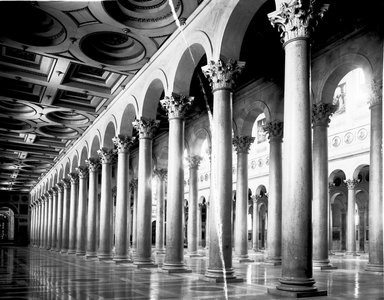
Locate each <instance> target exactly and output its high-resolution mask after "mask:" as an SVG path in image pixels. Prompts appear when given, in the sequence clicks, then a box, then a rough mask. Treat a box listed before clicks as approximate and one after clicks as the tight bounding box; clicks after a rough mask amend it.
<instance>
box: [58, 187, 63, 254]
mask: <svg viewBox="0 0 384 300" xmlns="http://www.w3.org/2000/svg"><path fill="white" fill-rule="evenodd" d="M63 193H64V186H63V185H62V184H61V183H59V184H58V194H57V227H56V229H57V233H56V251H61V247H62V239H63V200H64V199H63V197H64V195H63Z"/></svg>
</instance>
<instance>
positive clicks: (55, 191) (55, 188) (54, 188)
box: [52, 186, 58, 195]
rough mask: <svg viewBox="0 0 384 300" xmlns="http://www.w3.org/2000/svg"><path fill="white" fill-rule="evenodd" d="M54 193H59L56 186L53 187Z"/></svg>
mask: <svg viewBox="0 0 384 300" xmlns="http://www.w3.org/2000/svg"><path fill="white" fill-rule="evenodd" d="M52 192H53V195H57V192H58V188H57V187H56V186H54V187H52Z"/></svg>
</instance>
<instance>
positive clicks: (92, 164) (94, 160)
mask: <svg viewBox="0 0 384 300" xmlns="http://www.w3.org/2000/svg"><path fill="white" fill-rule="evenodd" d="M85 164H86V165H87V166H88V169H89V171H90V172H96V171H97V169H98V168H99V167H100V159H99V158H98V157H89V158H88V159H87V160H86V161H85Z"/></svg>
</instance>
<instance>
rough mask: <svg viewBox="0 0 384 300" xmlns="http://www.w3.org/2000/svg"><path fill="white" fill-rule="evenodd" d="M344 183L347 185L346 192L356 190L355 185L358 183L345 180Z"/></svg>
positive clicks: (356, 180)
mask: <svg viewBox="0 0 384 300" xmlns="http://www.w3.org/2000/svg"><path fill="white" fill-rule="evenodd" d="M344 182H345V184H346V185H347V187H348V190H354V189H355V188H356V186H357V184H358V183H359V180H358V179H347V180H344Z"/></svg>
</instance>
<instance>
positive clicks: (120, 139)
mask: <svg viewBox="0 0 384 300" xmlns="http://www.w3.org/2000/svg"><path fill="white" fill-rule="evenodd" d="M135 140H136V138H135V137H130V136H127V135H122V134H119V135H118V136H115V137H114V138H112V142H113V144H114V145H115V146H116V147H117V152H118V153H127V152H128V151H129V149H130V148H131V146H132V144H133V142H134V141H135Z"/></svg>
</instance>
